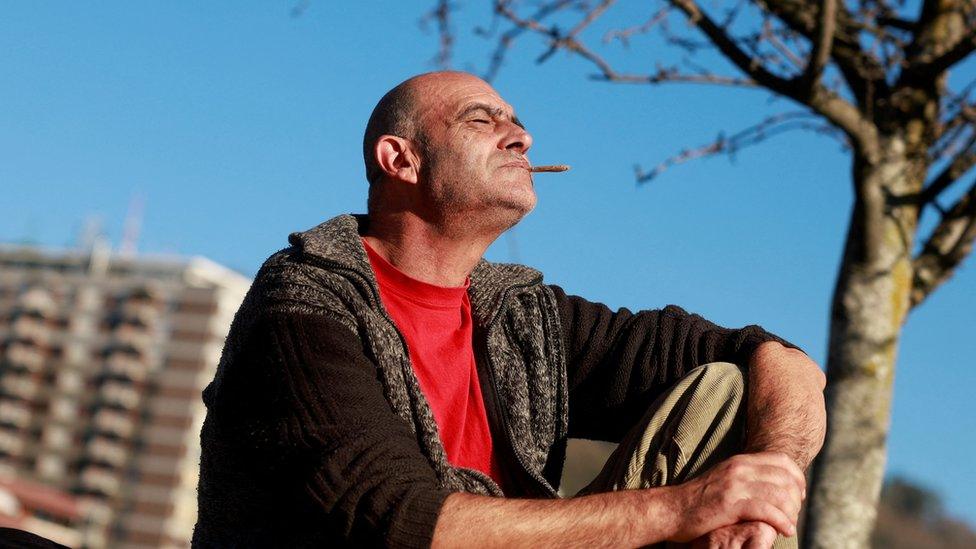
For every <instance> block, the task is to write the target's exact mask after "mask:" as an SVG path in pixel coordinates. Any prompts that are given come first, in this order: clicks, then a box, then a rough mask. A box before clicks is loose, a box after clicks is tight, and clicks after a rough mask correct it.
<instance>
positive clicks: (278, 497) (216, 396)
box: [197, 313, 448, 547]
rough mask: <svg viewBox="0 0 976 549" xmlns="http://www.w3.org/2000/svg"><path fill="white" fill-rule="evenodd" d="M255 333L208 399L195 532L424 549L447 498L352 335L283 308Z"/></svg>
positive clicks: (255, 540)
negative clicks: (210, 530) (391, 406)
mask: <svg viewBox="0 0 976 549" xmlns="http://www.w3.org/2000/svg"><path fill="white" fill-rule="evenodd" d="M248 336H249V337H247V338H246V340H245V341H246V342H245V343H244V344H243V346H242V348H241V349H239V350H238V351H237V352H236V354H235V359H234V360H233V361H232V363H229V364H227V365H226V367H225V368H223V371H222V372H221V373H220V374H219V376H218V379H217V380H215V382H214V384H212V385H211V387H210V388H208V390H207V393H205V400H206V401H207V404H208V408H209V411H208V418H207V424H206V425H205V426H204V431H203V434H202V437H201V438H202V441H203V459H202V464H201V485H200V506H201V510H200V516H201V519H200V522H198V525H197V529H198V530H201V529H206V528H208V523H209V524H210V525H213V527H214V532H211V533H212V535H213V537H214V538H215V539H218V540H221V539H223V541H227V542H229V541H230V540H228V539H226V537H227V536H233V537H234V538H236V539H243V540H247V541H246V543H245V544H246V545H251V544H256V545H261V544H262V543H264V542H267V543H270V544H272V545H275V546H285V545H291V544H294V545H301V546H305V545H306V544H309V543H313V542H314V543H315V544H321V545H324V546H332V545H340V546H346V545H349V546H369V547H373V546H391V547H425V546H429V545H430V543H431V539H432V536H433V531H434V526H435V524H436V521H437V517H438V514H439V512H440V508H441V506H442V504H443V502H444V499H445V498H446V497H447V496H448V492H447V491H445V490H443V489H441V488H440V487H439V485H438V483H437V478H436V476H435V474H434V471H433V469H432V468H431V466H430V464H429V463H428V461H427V459H426V458H425V457H424V456H423V454H422V453H421V451H420V448H419V446H418V444H417V442H416V438H415V436H414V434H413V433H412V431H411V430H410V429H409V427H408V426H407V424H406V423H405V422H403V421H402V420H401V419H400V418H399V417H398V416H396V415H395V414H394V412H393V410H392V409H391V408H390V405H389V404H388V403H387V401H386V399H385V398H384V397H383V389H382V386H381V384H380V382H379V381H378V380H377V372H376V366H375V365H374V363H373V362H372V361H371V360H370V359H369V358H368V357H367V356H366V354H365V353H364V351H363V347H362V344H361V342H360V340H359V338H358V337H357V335H356V334H355V333H353V332H352V331H351V330H350V329H349V328H347V327H346V326H345V325H343V324H341V323H339V322H338V321H335V320H331V319H329V318H324V317H321V316H317V315H299V314H287V315H286V314H283V313H277V314H275V315H271V316H268V317H267V318H261V319H258V320H257V321H256V322H255V323H254V325H252V326H251V327H250V328H249V330H248ZM205 519H206V520H205ZM219 526H222V527H223V533H221V532H220V528H219ZM242 530H243V532H242ZM198 536H199V537H200V539H202V536H203V533H201V532H198ZM228 544H230V543H228Z"/></svg>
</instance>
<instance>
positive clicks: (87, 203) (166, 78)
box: [0, 1, 976, 523]
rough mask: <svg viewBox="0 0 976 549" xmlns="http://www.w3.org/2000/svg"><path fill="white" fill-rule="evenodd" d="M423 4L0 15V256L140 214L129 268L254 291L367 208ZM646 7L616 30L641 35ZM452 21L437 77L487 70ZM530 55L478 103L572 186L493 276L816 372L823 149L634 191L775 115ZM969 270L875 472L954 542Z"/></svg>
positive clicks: (825, 244)
mask: <svg viewBox="0 0 976 549" xmlns="http://www.w3.org/2000/svg"><path fill="white" fill-rule="evenodd" d="M428 4H432V2H390V1H383V2H369V3H367V2H362V3H355V2H344V3H341V4H340V3H334V2H325V1H322V2H314V1H313V2H312V3H311V4H310V6H309V8H308V9H307V10H306V11H305V13H304V14H303V15H302V16H301V17H298V18H295V17H291V16H290V10H291V8H292V6H293V5H295V3H293V2H286V1H277V2H257V1H242V2H230V1H214V2H208V3H206V4H202V3H196V4H191V3H182V4H179V5H178V4H177V3H170V2H161V1H159V2H141V3H138V5H136V4H134V3H131V2H111V1H102V2H94V3H86V4H84V5H82V4H81V3H56V2H29V3H26V2H25V3H14V4H8V5H6V6H5V8H4V13H3V16H2V17H0V71H2V74H3V75H4V83H3V85H2V86H0V105H2V108H0V189H2V190H3V199H2V200H0V241H6V242H34V243H38V244H43V245H52V246H65V245H72V244H73V243H74V242H75V241H76V239H77V235H78V233H79V231H80V228H81V227H82V226H83V224H84V222H85V220H86V219H90V218H100V219H101V221H102V226H103V230H104V232H105V234H106V235H107V236H108V237H109V238H110V239H111V240H112V241H113V242H114V243H115V244H116V245H117V244H118V243H119V241H120V236H121V233H122V227H123V221H124V218H125V215H126V211H127V209H128V207H129V205H130V203H131V202H132V201H133V198H134V197H142V198H143V199H144V201H145V210H144V216H143V225H142V233H141V238H140V240H139V249H140V250H141V251H145V252H154V253H178V254H184V255H203V256H207V257H209V258H211V259H214V260H216V261H219V262H221V263H223V264H225V265H228V266H231V267H233V268H236V269H238V270H240V271H242V272H244V273H246V274H253V273H254V272H255V271H256V269H257V267H258V266H259V265H260V263H261V261H262V260H263V259H264V258H265V257H266V256H268V255H269V254H270V253H272V252H274V251H275V250H277V249H279V248H281V247H283V246H285V245H286V236H287V234H288V233H289V232H292V231H296V230H303V229H306V228H309V227H311V226H314V225H315V224H317V223H319V222H321V221H323V220H325V219H328V218H330V217H332V216H334V215H336V214H339V213H344V212H353V211H356V212H358V211H363V210H364V208H365V196H366V184H365V181H364V178H363V175H362V171H363V170H362V160H361V139H362V131H363V127H364V125H365V121H366V119H367V117H368V116H369V112H370V110H371V109H372V107H373V105H374V104H375V102H376V100H377V99H378V98H379V97H380V96H381V95H382V94H383V93H384V92H385V91H386V90H387V89H388V88H390V87H392V86H393V85H395V84H396V83H398V82H399V81H401V80H403V79H405V78H407V77H409V76H411V75H413V74H416V73H419V72H423V71H426V70H430V69H432V68H433V67H432V65H431V59H432V58H433V56H434V54H435V53H436V50H437V38H436V36H435V35H434V34H432V33H424V32H422V31H421V30H420V29H419V28H418V25H417V21H418V20H419V18H420V16H421V15H422V13H423V11H424V9H426V8H427V6H428ZM643 5H644V4H641V5H640V6H638V7H636V8H628V7H624V8H623V9H622V10H621V11H619V12H617V13H614V14H613V15H612V18H613V20H614V21H619V22H620V23H621V24H633V23H636V22H640V21H642V20H643V17H645V15H646V14H644V13H643V12H642V11H641V9H644V8H642V6H643ZM460 7H461V11H460V13H459V14H458V20H457V22H456V23H455V25H456V30H457V33H458V38H459V45H458V50H457V52H456V56H455V66H456V67H459V68H467V67H471V68H473V69H475V70H482V69H483V68H484V67H485V66H486V62H487V59H488V54H489V52H490V50H491V48H492V44H491V43H489V42H487V41H485V40H484V39H482V38H479V37H477V36H475V34H474V33H473V32H472V29H473V27H474V26H475V24H476V23H477V22H479V21H480V22H482V23H483V24H484V22H486V21H487V20H488V19H487V15H488V12H487V10H486V9H485V8H484V7H483V6H482V5H481V3H479V2H464V3H460ZM628 10H629V11H628ZM592 38H594V40H595V42H597V43H599V35H595V36H593V37H592ZM599 48H600V51H601V52H603V53H605V54H606V55H607V56H608V57H609V58H610V59H613V60H615V61H616V62H619V63H621V64H623V65H625V66H628V67H630V68H632V69H633V70H640V69H644V70H645V71H646V70H648V68H649V67H653V61H654V60H658V59H668V58H671V54H670V53H669V52H668V51H665V50H664V49H662V48H661V47H660V45H659V44H657V43H655V42H654V41H643V42H639V43H635V44H633V45H632V47H631V49H630V50H629V51H625V50H623V49H622V48H621V47H620V46H619V45H614V44H611V45H601V46H599ZM543 50H544V47H543V45H542V44H541V43H540V42H539V41H538V40H535V39H533V38H530V37H526V38H524V39H522V40H521V41H520V43H519V46H518V47H517V48H516V49H515V50H514V51H513V52H512V54H511V56H510V58H509V61H508V63H507V64H506V66H505V68H504V69H503V70H502V72H501V73H500V75H499V77H498V78H497V80H496V81H495V85H496V87H497V89H498V90H499V91H500V92H501V93H502V95H503V96H504V97H505V98H506V99H507V100H508V101H509V102H510V103H511V104H513V105H514V106H515V107H516V109H517V111H518V113H519V117H520V118H521V119H522V120H523V121H524V122H525V123H526V125H527V126H528V128H529V130H530V131H531V132H532V134H533V136H534V138H535V145H534V146H533V150H532V151H531V153H530V156H531V158H532V159H533V162H535V163H568V164H571V165H572V166H573V169H572V171H570V172H568V173H565V174H559V175H541V176H538V177H537V178H536V184H537V192H538V194H539V205H538V207H537V208H536V211H535V212H533V213H532V214H531V215H530V216H529V217H528V218H526V220H525V221H524V222H523V223H522V224H520V225H519V226H518V227H516V228H515V229H514V230H513V231H512V232H511V234H509V235H506V236H503V237H502V238H501V239H500V240H499V242H498V243H496V245H495V246H493V247H492V248H491V249H490V250H489V254H488V256H489V258H490V259H495V260H501V261H509V260H513V259H514V260H519V261H521V262H524V263H528V264H531V265H533V266H536V267H538V268H540V269H541V270H542V271H543V272H544V273H545V275H546V279H547V280H548V281H549V282H553V283H556V284H560V285H562V286H563V287H564V288H566V289H567V291H570V292H573V293H577V294H580V295H583V296H586V297H588V298H590V299H593V300H598V301H603V302H605V303H607V304H609V305H611V306H614V307H619V306H627V307H630V308H650V307H661V306H663V305H665V304H667V303H676V304H679V305H681V306H682V307H684V308H686V309H689V310H692V311H696V312H699V313H701V314H703V315H704V316H706V317H707V318H710V319H712V320H714V321H716V322H718V323H721V324H725V325H730V326H739V325H744V324H750V323H759V324H762V325H763V326H764V327H766V328H767V329H769V330H771V331H774V332H776V333H778V334H780V335H782V336H784V337H786V338H787V339H790V340H792V341H793V342H795V343H796V344H798V345H800V346H801V347H803V348H804V349H805V350H806V351H807V352H808V353H809V354H810V355H811V356H812V357H813V358H814V359H816V360H817V361H819V362H821V363H822V362H823V359H824V356H825V347H826V333H827V321H828V312H829V300H830V293H831V289H832V286H833V282H834V278H835V275H836V270H837V266H838V261H839V257H840V251H841V244H842V241H843V237H844V232H845V224H846V221H847V217H848V215H849V212H850V204H851V191H850V181H849V175H848V174H849V172H850V166H849V159H848V157H847V155H846V153H844V151H842V150H841V148H840V146H839V145H838V143H837V142H835V141H832V140H831V139H829V138H826V137H823V136H817V135H811V134H804V133H792V134H787V135H784V136H780V137H777V138H775V139H772V140H770V141H769V142H768V143H766V144H765V145H762V146H760V147H757V148H752V149H748V150H745V151H742V152H741V153H740V154H739V155H738V156H737V158H736V161H735V162H730V161H729V160H728V159H726V158H715V159H708V160H703V161H696V162H692V163H689V164H685V165H682V166H678V167H676V168H673V169H672V170H670V171H668V172H666V173H665V174H664V175H663V176H661V177H660V178H659V179H657V180H655V181H654V182H653V183H651V184H649V185H645V186H642V187H638V186H636V185H635V183H634V178H633V171H632V170H633V168H632V166H633V165H634V164H637V163H640V164H643V165H644V166H653V165H654V164H656V163H657V162H659V161H661V160H663V159H664V158H667V157H668V156H671V155H672V154H674V153H676V152H678V151H679V150H681V149H682V148H685V147H689V146H697V145H700V144H703V143H705V142H707V141H709V140H711V139H713V138H714V137H715V136H716V135H717V133H718V131H720V130H726V131H728V132H731V131H736V130H738V129H741V128H744V127H746V126H748V125H750V124H752V123H754V122H756V121H758V120H759V119H761V118H762V117H763V116H766V115H768V114H772V113H775V112H782V111H786V110H795V107H794V106H793V105H790V104H789V103H788V102H786V101H784V100H775V101H771V100H770V97H769V96H768V94H764V93H761V92H755V91H746V90H730V89H725V88H712V87H705V86H691V85H671V86H659V87H647V86H620V85H611V84H605V83H599V82H593V81H590V80H588V78H587V76H588V75H589V74H591V73H592V72H593V70H592V69H591V67H590V66H588V65H586V64H585V63H584V62H583V61H580V60H578V59H573V58H570V57H567V56H565V55H562V54H558V55H555V56H553V58H552V59H550V60H549V61H548V62H547V63H545V64H543V65H536V64H535V63H534V62H533V60H534V58H535V57H536V56H537V55H538V54H539V53H541V52H542V51H543ZM971 65H972V63H970V66H967V67H965V71H964V72H966V73H967V74H969V75H970V76H971V75H972V74H973V72H974V71H973V70H972V67H971ZM928 221H931V220H928ZM974 269H976V267H974V264H973V260H972V258H970V259H969V260H967V261H966V263H965V264H964V265H963V266H962V268H961V269H960V270H959V272H958V273H957V275H956V276H955V277H954V279H953V280H951V281H950V282H949V283H948V284H947V285H946V286H945V287H943V288H942V289H940V290H939V291H938V292H937V293H936V294H935V295H934V296H933V297H931V298H930V300H929V301H928V302H926V303H925V304H923V305H922V306H921V307H919V308H918V309H917V310H916V311H914V312H913V313H912V316H911V318H910V319H909V320H908V322H907V325H906V327H905V331H904V338H903V340H902V344H901V348H900V352H899V363H898V370H897V375H896V387H895V399H894V411H893V418H892V430H891V435H890V439H889V443H890V457H889V464H888V469H889V472H897V473H903V474H905V475H907V476H910V477H912V478H914V479H917V480H919V481H921V482H923V483H925V484H927V485H929V486H931V487H932V488H934V489H936V490H937V491H938V492H939V493H941V494H942V495H943V496H944V497H945V499H946V502H947V504H948V507H949V509H950V511H951V512H953V513H955V514H957V515H960V516H963V517H965V518H966V519H968V520H969V521H970V522H971V523H976V483H974V480H973V473H974V471H973V467H972V466H971V465H969V464H970V463H971V462H972V460H973V455H974V453H976V440H974V436H973V435H972V433H974V432H976V413H974V411H976V410H974V408H976V406H974V404H973V403H974V399H973V398H972V396H971V392H972V388H973V387H976V368H974V366H976V359H974V358H973V357H976V338H974V337H973V334H974V333H976V273H974Z"/></svg>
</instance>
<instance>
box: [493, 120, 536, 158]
mask: <svg viewBox="0 0 976 549" xmlns="http://www.w3.org/2000/svg"><path fill="white" fill-rule="evenodd" d="M506 126H507V128H506V131H505V136H504V137H503V138H502V140H501V142H500V143H499V145H500V146H501V148H504V149H506V150H510V151H515V152H517V153H519V154H523V155H524V154H525V153H527V152H529V148H530V147H532V135H531V134H530V133H529V132H527V131H526V130H525V128H523V127H522V126H519V125H518V124H516V123H515V122H512V121H508V122H507V123H506Z"/></svg>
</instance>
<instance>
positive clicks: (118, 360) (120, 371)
mask: <svg viewBox="0 0 976 549" xmlns="http://www.w3.org/2000/svg"><path fill="white" fill-rule="evenodd" d="M147 369H148V366H147V365H146V364H145V363H144V362H143V360H142V358H140V357H138V356H133V355H130V354H127V353H111V354H109V355H108V357H107V358H106V359H105V374H106V376H108V377H110V378H112V379H119V380H124V381H131V382H134V383H141V382H143V381H145V379H146V374H147V372H146V370H147Z"/></svg>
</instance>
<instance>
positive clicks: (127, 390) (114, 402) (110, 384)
mask: <svg viewBox="0 0 976 549" xmlns="http://www.w3.org/2000/svg"><path fill="white" fill-rule="evenodd" d="M98 396H99V400H100V401H101V403H103V404H107V405H109V406H111V407H113V408H119V409H123V410H132V409H134V408H136V407H137V406H139V400H140V393H139V391H138V390H137V389H136V388H135V387H133V386H132V385H131V384H130V383H125V382H118V381H114V380H107V381H105V382H104V383H102V387H101V389H99V391H98Z"/></svg>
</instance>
